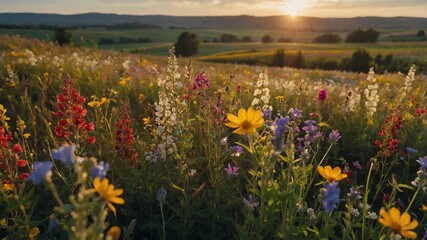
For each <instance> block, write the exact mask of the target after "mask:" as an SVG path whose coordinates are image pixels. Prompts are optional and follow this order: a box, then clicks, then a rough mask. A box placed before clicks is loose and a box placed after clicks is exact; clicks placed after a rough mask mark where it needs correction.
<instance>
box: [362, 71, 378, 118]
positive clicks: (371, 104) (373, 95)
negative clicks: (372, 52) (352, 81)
mask: <svg viewBox="0 0 427 240" xmlns="http://www.w3.org/2000/svg"><path fill="white" fill-rule="evenodd" d="M374 74H375V72H374V68H371V69H370V70H369V74H368V79H367V81H368V86H367V88H366V89H365V97H366V101H365V107H366V109H367V115H368V119H369V120H370V121H372V116H373V115H374V113H375V112H376V111H377V105H378V102H379V96H378V84H377V83H376V81H377V79H376V78H375V76H374Z"/></svg>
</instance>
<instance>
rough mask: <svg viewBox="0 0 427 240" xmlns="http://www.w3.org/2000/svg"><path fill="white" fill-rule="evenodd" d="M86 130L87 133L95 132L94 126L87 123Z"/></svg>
mask: <svg viewBox="0 0 427 240" xmlns="http://www.w3.org/2000/svg"><path fill="white" fill-rule="evenodd" d="M85 128H86V130H88V131H89V132H91V131H93V130H95V125H94V124H93V123H88V124H86V126H85Z"/></svg>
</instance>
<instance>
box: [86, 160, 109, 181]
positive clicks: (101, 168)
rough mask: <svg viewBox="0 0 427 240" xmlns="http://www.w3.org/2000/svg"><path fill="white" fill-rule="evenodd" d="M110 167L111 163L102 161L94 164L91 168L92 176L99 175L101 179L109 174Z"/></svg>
mask: <svg viewBox="0 0 427 240" xmlns="http://www.w3.org/2000/svg"><path fill="white" fill-rule="evenodd" d="M108 169H110V164H109V163H104V162H100V163H99V164H98V165H97V166H94V167H93V168H92V169H91V170H90V177H91V178H92V179H95V178H97V177H99V179H101V180H102V179H103V178H105V177H106V176H107V171H108Z"/></svg>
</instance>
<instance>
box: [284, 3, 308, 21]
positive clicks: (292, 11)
mask: <svg viewBox="0 0 427 240" xmlns="http://www.w3.org/2000/svg"><path fill="white" fill-rule="evenodd" d="M311 3H313V0H288V1H286V3H285V6H284V7H283V11H284V12H285V13H286V14H288V15H289V16H291V17H296V16H298V15H299V14H300V13H301V12H302V11H304V10H305V9H306V8H307V7H310V5H311Z"/></svg>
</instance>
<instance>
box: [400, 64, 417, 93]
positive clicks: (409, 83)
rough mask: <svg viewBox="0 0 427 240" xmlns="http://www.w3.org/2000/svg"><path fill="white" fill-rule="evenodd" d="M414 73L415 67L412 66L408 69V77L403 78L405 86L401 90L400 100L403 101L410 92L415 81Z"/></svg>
mask: <svg viewBox="0 0 427 240" xmlns="http://www.w3.org/2000/svg"><path fill="white" fill-rule="evenodd" d="M415 72H416V68H415V65H412V66H411V68H410V69H409V72H408V75H407V76H406V78H405V85H404V86H403V88H402V89H401V92H402V96H401V98H400V100H403V99H404V98H405V97H406V96H408V95H409V93H410V92H411V90H412V82H413V81H414V80H415Z"/></svg>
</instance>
